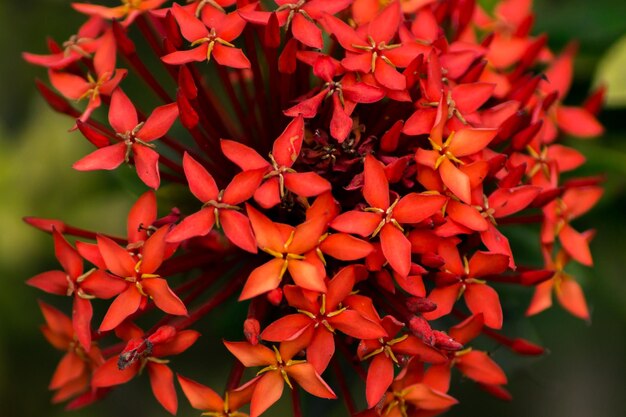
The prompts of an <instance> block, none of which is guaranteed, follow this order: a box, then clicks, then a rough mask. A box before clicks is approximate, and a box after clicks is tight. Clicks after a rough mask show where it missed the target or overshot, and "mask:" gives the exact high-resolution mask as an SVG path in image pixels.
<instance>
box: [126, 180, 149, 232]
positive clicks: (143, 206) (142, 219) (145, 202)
mask: <svg viewBox="0 0 626 417" xmlns="http://www.w3.org/2000/svg"><path fill="white" fill-rule="evenodd" d="M156 217H157V203H156V195H155V194H154V192H153V191H147V192H145V193H143V194H142V195H141V197H139V198H138V199H137V201H136V202H135V204H133V207H131V209H130V212H129V213H128V221H127V223H126V234H127V236H128V241H129V242H131V243H135V242H139V241H141V240H146V238H147V236H148V232H147V231H146V230H145V229H146V228H148V227H150V226H152V223H154V221H155V220H156Z"/></svg>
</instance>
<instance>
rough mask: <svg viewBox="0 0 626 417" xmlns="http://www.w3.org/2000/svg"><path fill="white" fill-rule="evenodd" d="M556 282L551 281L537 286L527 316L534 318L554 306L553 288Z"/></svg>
mask: <svg viewBox="0 0 626 417" xmlns="http://www.w3.org/2000/svg"><path fill="white" fill-rule="evenodd" d="M553 285H554V280H553V279H550V280H548V281H544V282H542V283H541V284H538V285H537V286H535V293H534V294H533V298H532V299H531V300H530V304H529V306H528V308H527V309H526V313H525V314H526V316H534V315H535V314H538V313H541V312H542V311H544V310H546V309H548V308H550V307H551V306H552V286H553Z"/></svg>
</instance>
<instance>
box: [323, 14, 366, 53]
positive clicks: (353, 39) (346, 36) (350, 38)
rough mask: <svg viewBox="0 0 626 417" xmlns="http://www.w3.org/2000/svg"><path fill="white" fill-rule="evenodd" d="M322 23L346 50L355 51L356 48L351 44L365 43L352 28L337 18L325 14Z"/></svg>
mask: <svg viewBox="0 0 626 417" xmlns="http://www.w3.org/2000/svg"><path fill="white" fill-rule="evenodd" d="M323 23H324V27H325V29H326V30H327V31H328V32H330V33H332V34H333V35H335V38H336V39H337V41H338V42H339V44H340V45H341V46H342V47H343V48H344V49H345V50H346V51H355V50H356V48H354V46H353V45H367V42H366V41H365V40H364V39H362V38H361V37H360V36H359V35H358V34H357V33H356V32H355V30H354V29H352V28H351V27H350V26H349V25H348V24H347V23H345V22H344V21H342V20H341V19H339V18H337V17H335V16H332V15H330V14H325V15H324V18H323Z"/></svg>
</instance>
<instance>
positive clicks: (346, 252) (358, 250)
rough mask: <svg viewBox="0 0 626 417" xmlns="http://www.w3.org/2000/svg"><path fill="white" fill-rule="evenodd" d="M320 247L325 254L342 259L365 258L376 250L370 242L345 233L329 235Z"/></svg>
mask: <svg viewBox="0 0 626 417" xmlns="http://www.w3.org/2000/svg"><path fill="white" fill-rule="evenodd" d="M320 249H321V251H322V252H324V254H326V255H329V256H332V257H333V258H335V259H339V260H341V261H354V260H357V259H363V258H365V257H366V256H367V255H369V254H370V253H372V252H373V251H374V247H373V246H372V245H371V244H370V243H368V242H366V241H364V240H361V239H357V238H355V237H354V236H350V235H348V234H345V233H334V234H332V235H330V236H328V237H327V238H326V239H324V240H323V241H322V243H321V244H320Z"/></svg>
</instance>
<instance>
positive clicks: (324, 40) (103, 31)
mask: <svg viewBox="0 0 626 417" xmlns="http://www.w3.org/2000/svg"><path fill="white" fill-rule="evenodd" d="M529 3H530V2H528V1H522V0H503V1H500V2H498V4H497V5H496V6H495V8H494V9H493V10H489V11H487V10H484V9H482V8H481V6H479V5H478V4H477V3H476V2H475V1H473V0H413V1H403V2H399V1H391V2H371V1H367V0H354V1H351V0H345V1H338V2H337V1H327V0H310V1H309V0H300V1H297V2H296V1H293V2H289V1H285V0H281V1H276V2H275V3H274V2H262V3H261V2H252V1H248V0H241V1H237V2H235V1H234V0H195V1H186V2H180V4H178V3H177V2H169V1H163V0H145V1H144V0H123V1H122V4H121V5H119V6H117V7H105V6H101V5H95V4H86V3H74V4H73V7H74V9H75V10H76V11H78V12H81V13H83V14H85V15H87V16H88V18H87V20H86V23H85V24H84V25H83V26H81V28H80V29H79V30H78V32H77V34H76V35H73V36H72V37H70V39H69V40H68V41H67V42H65V43H63V44H57V43H55V42H53V41H51V42H50V43H49V52H48V53H47V54H42V55H35V54H31V53H25V54H24V58H25V59H26V60H27V61H28V62H30V63H32V64H36V65H41V66H44V67H46V68H47V69H48V77H49V84H51V86H52V88H50V87H48V84H47V83H45V82H38V84H37V85H38V88H39V90H40V92H41V93H42V95H43V97H44V98H45V99H46V100H47V102H48V103H49V104H50V105H51V106H52V107H53V108H54V109H55V110H56V111H58V112H61V113H63V114H66V115H68V116H70V117H71V118H72V119H73V120H74V121H73V122H71V123H70V124H69V127H72V126H75V127H76V128H77V129H78V130H79V132H75V133H74V135H81V136H83V137H84V138H86V139H87V140H88V141H89V142H90V143H91V144H93V145H94V147H95V148H96V149H95V150H94V151H93V152H91V153H89V154H88V155H86V156H84V157H83V158H82V159H80V160H79V161H77V162H76V163H75V164H74V168H75V169H77V170H79V171H88V170H116V169H119V167H120V166H121V165H128V166H132V167H134V170H135V171H136V173H137V176H138V177H139V180H140V181H138V183H139V185H140V186H142V187H143V186H147V187H148V188H149V190H147V191H145V192H144V193H143V194H142V195H141V196H140V197H139V198H138V200H137V201H136V202H135V203H134V205H133V207H132V209H131V211H130V213H129V215H128V220H127V236H125V237H116V236H111V235H108V234H106V233H105V232H104V231H102V232H100V231H90V230H84V229H80V228H77V227H74V226H71V225H69V224H67V223H65V221H61V220H52V219H42V218H36V217H29V218H27V219H26V221H27V222H28V223H29V224H31V225H33V226H35V227H37V228H39V229H41V230H43V231H46V232H49V233H51V234H52V236H53V241H54V248H55V253H56V257H57V259H58V261H59V263H60V265H61V266H60V268H59V269H57V270H53V271H48V272H43V273H41V274H39V275H37V276H35V277H32V278H31V279H29V280H28V284H29V285H31V286H33V287H36V288H39V289H41V290H43V291H44V292H47V293H51V294H56V295H62V296H69V297H71V298H72V302H71V304H72V308H71V310H72V314H71V318H70V317H68V316H66V315H65V314H63V313H61V312H60V311H59V310H56V309H55V308H52V307H50V306H48V305H47V304H44V303H43V302H42V303H41V304H40V306H41V309H42V312H43V314H44V317H45V320H46V323H47V324H46V325H45V326H44V327H43V328H42V330H43V332H44V334H45V336H46V338H47V339H48V340H49V341H50V343H51V344H52V345H53V346H54V347H56V348H58V349H60V350H62V351H64V352H66V353H65V356H63V358H62V359H61V362H60V364H59V366H58V368H57V370H56V372H55V374H54V376H53V378H52V382H51V383H50V389H52V390H55V395H54V398H53V401H55V402H57V401H69V403H68V408H77V407H82V406H86V405H88V404H90V403H92V402H94V401H96V400H99V399H101V398H103V397H104V396H106V394H107V393H108V392H109V391H110V390H112V389H120V390H123V389H124V388H123V387H120V385H122V384H124V383H126V382H128V381H129V380H131V379H134V378H138V379H141V376H140V374H141V373H142V372H143V371H144V370H145V371H146V372H147V373H148V378H143V379H142V380H146V379H147V380H149V382H150V384H151V387H152V391H153V393H154V396H155V398H156V400H157V401H158V402H159V403H160V404H161V405H162V406H163V407H164V408H165V409H166V410H167V411H168V412H170V413H172V414H176V411H177V408H178V395H179V394H178V393H179V392H180V390H179V389H177V385H179V386H180V389H182V393H183V394H184V396H185V397H186V398H187V400H188V401H189V403H190V405H191V406H192V407H193V408H196V409H198V410H201V411H202V412H203V415H209V416H223V417H226V416H230V417H242V416H245V415H247V414H248V413H249V414H250V415H251V416H252V417H257V416H259V415H262V414H267V413H266V411H267V410H268V409H270V408H271V407H272V405H273V404H274V403H275V402H277V401H278V400H279V399H280V398H281V397H282V396H283V393H284V391H285V390H286V388H289V389H290V390H292V393H293V395H292V402H293V415H294V416H296V417H299V416H302V415H306V414H308V412H307V410H306V409H303V408H302V406H301V405H300V397H301V396H303V395H310V396H314V397H320V398H323V399H329V400H330V399H336V398H338V397H340V398H342V399H343V401H344V403H345V406H346V408H347V411H348V413H349V414H350V415H361V416H402V417H407V416H434V415H437V414H440V413H443V412H445V411H446V410H448V409H449V408H450V407H453V406H456V404H457V403H458V401H457V400H456V399H455V398H454V395H455V387H454V381H455V379H454V377H453V376H454V374H455V373H456V372H458V373H459V374H461V375H463V376H464V377H466V378H468V379H469V380H471V381H473V382H475V383H477V384H479V386H480V387H482V388H484V389H485V390H486V391H487V392H488V393H490V394H492V395H494V396H496V397H498V398H502V399H510V397H511V395H510V394H509V393H508V391H507V390H506V384H507V377H506V374H505V369H506V368H504V369H503V367H501V366H500V365H499V364H498V363H497V362H496V360H495V359H494V358H492V357H491V356H490V355H489V352H486V351H484V350H483V348H482V346H481V345H476V344H475V343H474V341H475V339H476V338H479V339H480V338H489V339H491V340H493V341H495V342H497V343H498V344H499V345H502V346H504V347H506V348H508V349H510V350H512V351H513V352H515V353H518V354H520V355H540V354H542V353H543V351H544V349H543V348H542V347H540V346H538V345H536V344H534V343H532V342H530V341H527V340H525V339H522V338H520V337H511V336H508V335H507V333H508V332H507V331H506V330H503V329H506V327H507V323H509V322H510V321H511V320H512V318H513V316H514V315H515V312H514V311H512V309H511V308H508V305H509V303H510V302H511V296H512V294H510V293H507V292H506V291H503V289H505V288H506V286H507V285H517V286H524V287H529V288H528V296H529V297H530V293H531V292H532V291H533V290H534V295H533V296H532V301H531V303H530V306H529V307H528V309H527V311H526V314H527V315H532V314H536V313H539V312H541V311H542V310H544V309H546V308H548V307H549V306H550V305H551V303H552V301H551V300H552V296H551V293H552V291H553V290H554V292H555V293H556V298H557V299H558V301H559V302H560V304H561V305H563V307H564V308H565V309H567V310H568V311H570V312H571V313H572V314H573V315H575V316H577V317H580V318H583V319H586V320H588V319H589V311H588V308H587V304H586V301H585V298H584V295H583V292H582V290H581V287H580V285H579V284H578V283H577V282H576V278H575V277H574V276H572V275H571V274H570V273H568V272H566V271H565V267H566V264H567V263H568V262H577V263H580V264H583V265H587V266H590V265H592V257H591V252H590V249H589V242H590V240H591V238H592V237H593V234H594V233H593V231H592V230H587V231H580V230H579V226H578V225H577V221H576V219H577V218H578V217H579V216H581V215H583V214H584V213H586V212H587V211H588V210H590V209H591V208H592V207H593V206H594V205H595V204H596V203H597V202H598V200H599V199H600V197H601V195H602V188H601V186H600V184H599V182H600V180H599V179H598V178H574V177H572V176H571V175H570V173H569V171H572V170H574V169H576V168H577V167H579V166H580V165H582V164H583V163H584V161H585V158H584V156H583V155H581V154H580V153H579V152H578V151H576V150H574V149H571V148H569V147H566V146H564V145H563V144H560V143H559V141H560V139H561V138H562V137H563V136H564V135H565V134H567V135H573V136H578V137H580V138H583V139H586V138H590V137H593V136H597V135H599V134H601V133H602V126H601V125H600V124H599V123H598V121H597V119H596V116H595V113H597V111H598V109H599V107H600V106H599V103H600V102H601V100H602V97H601V95H602V92H598V93H595V94H594V95H593V96H592V99H591V100H589V101H588V102H587V103H586V104H585V105H583V106H581V107H573V106H571V105H564V104H563V102H564V99H565V95H566V93H567V91H568V89H569V86H570V83H571V78H572V60H573V56H574V52H575V50H574V48H573V47H568V48H567V49H566V50H565V52H563V53H554V52H553V51H551V50H550V49H549V48H548V47H547V46H546V37H545V36H543V35H533V34H532V32H531V29H532V22H533V15H532V13H531V11H530V9H529ZM143 48H148V50H143ZM126 75H128V77H126ZM167 78H171V79H167ZM133 83H135V84H136V83H144V85H145V87H147V89H148V90H149V91H151V92H153V93H154V96H155V98H156V99H158V100H159V101H160V102H159V103H158V104H156V105H153V106H151V107H149V108H148V109H147V110H146V109H145V108H143V104H141V103H140V102H141V100H138V99H135V98H132V96H133V95H132V94H130V93H131V91H136V90H137V88H136V86H135V85H134V84H133ZM171 85H175V88H174V89H172V88H170V86H171ZM127 94H128V95H127ZM81 99H87V104H86V105H83V104H81ZM164 183H167V184H169V186H170V189H172V188H175V187H179V189H180V190H181V192H179V193H178V194H174V195H179V196H184V197H183V200H181V201H179V202H177V203H176V204H177V205H178V206H179V207H180V208H182V211H181V209H179V208H178V207H174V206H173V203H172V198H171V196H170V198H169V199H168V200H167V201H168V203H167V204H172V206H170V207H163V203H161V209H163V210H169V212H166V213H165V214H164V215H163V216H162V217H159V215H158V211H159V210H158V208H157V201H158V200H159V197H160V196H161V192H160V191H159V188H160V187H161V188H162V187H163V184H164ZM194 197H195V198H194ZM198 201H199V203H198ZM533 225H534V226H536V227H534V226H533ZM529 226H530V230H534V231H535V232H536V236H537V241H536V242H537V243H536V247H537V249H538V252H539V251H540V252H541V253H542V254H543V258H544V259H543V263H542V262H541V260H540V259H537V260H536V262H535V263H534V264H528V265H522V264H520V263H519V262H518V259H517V252H516V250H515V245H512V244H510V243H509V240H508V238H507V235H508V234H509V231H510V230H511V229H512V228H515V227H529ZM461 298H462V299H463V302H461V301H460V299H461ZM111 300H112V301H111ZM229 300H233V301H236V303H237V305H239V306H241V307H243V308H244V309H245V308H246V307H247V316H246V318H245V320H243V321H242V322H241V323H238V324H237V326H240V328H241V329H242V333H241V337H240V338H239V340H222V339H221V338H220V336H219V335H215V334H212V335H211V334H207V333H205V332H204V331H203V329H202V326H201V325H202V321H203V320H208V319H211V318H212V319H213V320H231V319H230V318H228V319H227V318H225V317H223V316H219V317H215V316H213V315H211V314H210V313H211V312H212V311H213V310H214V309H216V308H217V307H219V306H220V305H221V304H223V303H225V302H227V301H229ZM515 303H517V302H515ZM515 303H514V304H515ZM96 307H97V308H96ZM503 307H505V308H503ZM100 311H102V312H103V314H102V315H101V314H100ZM139 325H141V328H140V326H139ZM143 329H145V330H143ZM201 333H204V338H203V339H209V340H208V341H206V342H207V343H212V344H214V345H215V346H214V348H215V349H218V350H219V349H221V351H222V354H223V356H224V358H230V359H228V360H230V361H232V364H233V365H232V366H233V370H232V372H231V375H230V377H229V378H227V382H226V384H225V385H224V386H213V387H208V386H205V385H203V383H201V382H196V380H198V381H202V380H203V379H207V378H205V376H206V375H204V374H203V372H202V369H203V368H202V365H201V363H200V362H198V365H197V366H196V369H197V374H194V375H181V374H178V375H177V377H176V376H175V375H174V373H175V372H177V371H179V369H178V368H177V360H176V359H177V358H176V357H177V356H179V355H183V356H184V355H186V354H187V352H186V351H187V350H188V348H190V347H191V346H192V345H194V343H195V342H196V339H198V337H199V336H200V334H201ZM120 339H121V340H122V341H121V342H120V341H119V340H120ZM246 368H249V369H250V370H246ZM207 372H209V371H208V370H207ZM359 379H360V380H359ZM225 380H226V378H225ZM176 382H178V384H177V383H176ZM351 385H354V386H355V387H356V388H355V389H353V388H354V387H351ZM218 392H223V395H221V394H219V393H218ZM356 392H360V393H361V394H360V395H354V393H356ZM353 395H354V396H353Z"/></svg>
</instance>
